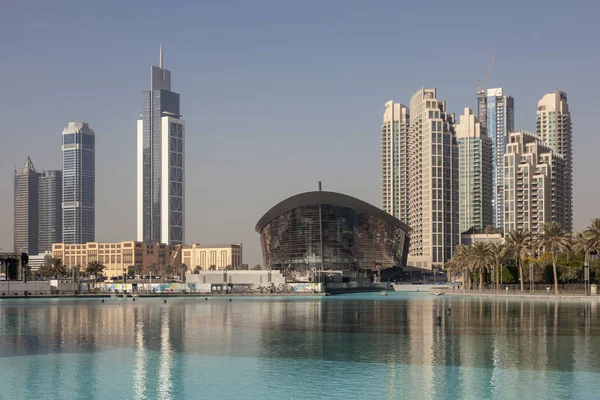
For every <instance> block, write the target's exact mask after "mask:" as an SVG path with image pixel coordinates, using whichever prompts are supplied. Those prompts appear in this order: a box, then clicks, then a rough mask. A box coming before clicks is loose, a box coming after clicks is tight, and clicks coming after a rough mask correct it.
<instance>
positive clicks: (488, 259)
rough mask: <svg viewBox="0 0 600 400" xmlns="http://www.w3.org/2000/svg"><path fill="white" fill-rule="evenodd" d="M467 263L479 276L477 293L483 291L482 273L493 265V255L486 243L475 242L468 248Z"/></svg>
mask: <svg viewBox="0 0 600 400" xmlns="http://www.w3.org/2000/svg"><path fill="white" fill-rule="evenodd" d="M467 262H468V263H469V264H470V265H471V268H472V269H473V271H476V272H477V273H478V275H479V291H482V290H483V273H484V272H485V271H486V270H487V269H489V267H490V265H492V264H493V262H494V260H493V255H492V251H491V249H490V245H489V243H487V242H476V243H473V244H472V245H471V247H469V248H468V252H467Z"/></svg>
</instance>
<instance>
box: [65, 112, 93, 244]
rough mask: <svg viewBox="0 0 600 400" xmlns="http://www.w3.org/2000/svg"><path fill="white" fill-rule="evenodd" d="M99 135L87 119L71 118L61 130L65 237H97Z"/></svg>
mask: <svg viewBox="0 0 600 400" xmlns="http://www.w3.org/2000/svg"><path fill="white" fill-rule="evenodd" d="M95 140H96V135H95V134H94V131H93V130H92V128H90V126H89V125H88V124H87V123H86V122H69V123H68V125H67V126H66V128H65V129H64V130H63V132H62V189H63V193H62V235H63V236H62V241H63V243H66V244H81V243H87V242H93V241H95V238H96V159H95V157H96V143H95Z"/></svg>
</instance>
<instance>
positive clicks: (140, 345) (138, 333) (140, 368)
mask: <svg viewBox="0 0 600 400" xmlns="http://www.w3.org/2000/svg"><path fill="white" fill-rule="evenodd" d="M141 314H142V313H141V312H140V310H139V309H138V308H136V309H135V310H134V324H135V329H134V332H133V334H134V336H135V366H134V370H133V396H134V399H136V400H140V399H146V398H147V393H146V380H147V371H146V365H147V362H148V356H147V354H146V347H145V346H144V318H143V316H142V315H141Z"/></svg>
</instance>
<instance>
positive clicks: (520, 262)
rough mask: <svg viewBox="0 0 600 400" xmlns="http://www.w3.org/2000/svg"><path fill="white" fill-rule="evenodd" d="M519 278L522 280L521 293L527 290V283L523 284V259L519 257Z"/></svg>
mask: <svg viewBox="0 0 600 400" xmlns="http://www.w3.org/2000/svg"><path fill="white" fill-rule="evenodd" d="M519 280H520V281H521V293H523V292H525V285H524V284H523V260H521V258H520V257H519Z"/></svg>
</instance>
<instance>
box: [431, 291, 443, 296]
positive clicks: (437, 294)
mask: <svg viewBox="0 0 600 400" xmlns="http://www.w3.org/2000/svg"><path fill="white" fill-rule="evenodd" d="M431 294H433V295H435V296H443V295H444V292H433V291H432V292H431Z"/></svg>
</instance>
